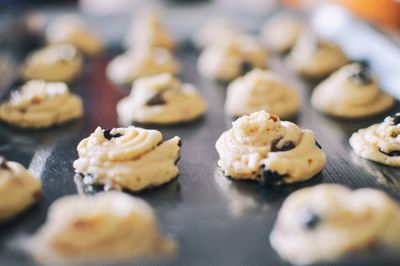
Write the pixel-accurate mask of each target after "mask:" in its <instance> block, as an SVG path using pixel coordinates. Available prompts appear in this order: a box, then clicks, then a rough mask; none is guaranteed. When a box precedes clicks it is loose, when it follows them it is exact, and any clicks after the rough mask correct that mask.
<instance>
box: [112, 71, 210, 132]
mask: <svg viewBox="0 0 400 266" xmlns="http://www.w3.org/2000/svg"><path fill="white" fill-rule="evenodd" d="M205 110H206V103H205V102H204V100H203V99H202V98H201V96H200V95H199V93H198V92H197V90H196V88H195V87H194V86H193V85H191V84H182V83H181V82H180V81H179V80H177V79H176V78H174V77H173V76H172V75H171V74H160V75H157V76H151V77H145V78H141V79H138V80H137V81H135V83H134V85H133V87H132V91H131V94H130V95H129V96H128V97H125V98H123V99H122V100H121V101H120V102H119V103H118V104H117V113H118V117H119V121H120V123H121V124H122V125H130V124H132V122H139V123H144V124H174V123H181V122H188V121H191V120H193V119H196V118H198V117H199V116H201V115H203V114H204V112H205Z"/></svg>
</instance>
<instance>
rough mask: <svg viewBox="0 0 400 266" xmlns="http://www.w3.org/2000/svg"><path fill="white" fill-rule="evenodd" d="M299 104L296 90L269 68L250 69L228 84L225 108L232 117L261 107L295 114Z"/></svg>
mask: <svg viewBox="0 0 400 266" xmlns="http://www.w3.org/2000/svg"><path fill="white" fill-rule="evenodd" d="M299 108H300V98H299V95H298V93H297V92H296V91H295V90H293V89H292V88H290V87H289V86H288V85H287V84H286V83H285V82H284V81H283V80H282V79H281V78H280V77H279V76H278V75H277V74H275V73H273V72H272V71H268V70H261V69H255V70H252V71H250V72H249V73H247V74H246V75H245V76H243V77H239V78H237V79H235V80H234V81H232V82H231V83H230V84H229V86H228V90H227V95H226V101H225V112H226V113H227V114H229V115H231V116H234V117H239V116H242V115H248V114H251V113H253V112H256V111H259V110H265V111H267V112H269V113H272V114H275V115H277V116H279V117H282V118H287V117H291V116H293V115H294V114H296V113H297V112H298V110H299Z"/></svg>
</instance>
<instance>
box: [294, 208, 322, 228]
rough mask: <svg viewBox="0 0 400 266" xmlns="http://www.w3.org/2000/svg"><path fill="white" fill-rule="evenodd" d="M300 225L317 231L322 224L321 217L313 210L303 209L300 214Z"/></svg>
mask: <svg viewBox="0 0 400 266" xmlns="http://www.w3.org/2000/svg"><path fill="white" fill-rule="evenodd" d="M299 219H300V223H301V224H302V225H303V226H305V227H306V228H307V229H309V230H313V229H315V228H316V227H317V226H318V225H319V223H320V222H321V217H319V216H318V214H316V213H315V212H314V211H313V210H311V209H302V210H301V211H300V213H299Z"/></svg>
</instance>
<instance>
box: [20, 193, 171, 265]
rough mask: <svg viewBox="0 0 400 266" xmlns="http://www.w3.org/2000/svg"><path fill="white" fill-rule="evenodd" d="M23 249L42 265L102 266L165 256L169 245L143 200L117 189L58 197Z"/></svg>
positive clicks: (168, 250)
mask: <svg viewBox="0 0 400 266" xmlns="http://www.w3.org/2000/svg"><path fill="white" fill-rule="evenodd" d="M26 246H27V249H28V251H29V252H30V253H31V254H32V256H33V257H34V258H35V260H37V261H39V262H41V263H43V264H45V265H76V264H79V265H93V264H96V263H101V264H102V265H104V264H108V263H111V262H115V261H122V260H127V259H130V260H132V259H140V258H141V257H147V256H154V255H167V254H169V253H171V252H173V251H174V247H175V246H174V243H173V242H172V241H171V240H170V239H168V238H166V237H165V236H163V235H162V234H161V233H160V231H159V230H158V226H157V220H156V217H155V215H154V212H153V210H152V208H151V207H150V206H149V205H148V204H147V203H146V202H145V201H143V200H141V199H139V198H135V197H132V196H129V195H127V194H124V193H122V192H117V191H111V192H102V193H98V194H96V195H94V196H78V195H72V196H66V197H63V198H61V199H58V200H57V201H55V202H54V203H53V204H52V205H51V206H50V209H49V212H48V215H47V221H46V223H45V224H44V225H43V226H42V227H41V228H40V229H39V230H38V232H37V233H36V235H34V236H33V237H32V238H31V239H29V240H28V243H27V245H26ZM96 265H97V264H96Z"/></svg>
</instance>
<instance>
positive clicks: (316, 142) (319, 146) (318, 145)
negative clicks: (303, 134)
mask: <svg viewBox="0 0 400 266" xmlns="http://www.w3.org/2000/svg"><path fill="white" fill-rule="evenodd" d="M315 145H317V147H318V148H320V149H321V150H322V147H321V145H320V144H319V143H318V141H315Z"/></svg>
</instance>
